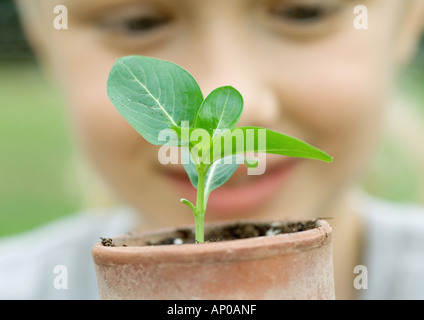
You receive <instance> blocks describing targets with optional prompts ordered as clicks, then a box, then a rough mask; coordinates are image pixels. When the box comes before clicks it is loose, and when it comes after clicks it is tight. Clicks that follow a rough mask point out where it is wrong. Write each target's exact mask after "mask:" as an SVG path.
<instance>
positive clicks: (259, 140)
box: [202, 127, 333, 162]
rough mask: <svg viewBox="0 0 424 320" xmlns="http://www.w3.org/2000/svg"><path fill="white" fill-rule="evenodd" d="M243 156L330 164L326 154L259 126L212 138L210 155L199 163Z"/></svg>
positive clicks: (241, 128)
mask: <svg viewBox="0 0 424 320" xmlns="http://www.w3.org/2000/svg"><path fill="white" fill-rule="evenodd" d="M231 142H232V143H231ZM242 153H245V154H246V153H270V154H278V155H284V156H290V157H297V158H306V159H316V160H322V161H326V162H332V161H333V158H332V157H331V156H329V155H328V154H327V153H325V152H324V151H322V150H320V149H318V148H315V147H314V146H311V145H310V144H308V143H306V142H304V141H302V140H299V139H296V138H293V137H291V136H288V135H285V134H282V133H279V132H276V131H273V130H269V129H265V128H261V127H238V128H234V129H232V130H229V131H227V132H225V133H224V134H222V135H219V136H217V137H215V138H214V139H213V141H212V145H211V154H210V155H205V158H204V159H203V160H202V161H204V162H213V161H216V160H217V159H221V158H224V157H228V156H231V155H236V154H242ZM211 155H213V158H211Z"/></svg>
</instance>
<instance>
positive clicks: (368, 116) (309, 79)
mask: <svg viewBox="0 0 424 320" xmlns="http://www.w3.org/2000/svg"><path fill="white" fill-rule="evenodd" d="M304 70H305V71H304V72H302V73H299V74H298V75H297V76H296V77H295V78H292V79H291V81H288V82H286V85H285V86H284V87H282V88H280V92H281V100H282V103H283V106H282V108H283V109H284V112H285V113H286V114H289V115H290V116H291V117H292V118H293V119H295V120H296V122H297V123H299V124H301V125H304V126H307V127H308V128H310V129H312V130H314V131H315V132H317V133H321V134H325V133H329V134H334V133H337V132H341V131H346V130H348V131H350V130H357V129H360V128H362V127H363V126H367V125H370V124H371V123H372V122H373V121H377V122H378V121H379V120H380V118H381V112H382V107H383V106H384V104H385V100H386V99H387V93H388V83H387V79H388V77H387V75H386V74H385V73H384V72H380V71H379V70H375V69H373V68H372V66H369V67H368V66H367V65H365V66H362V65H360V64H350V65H349V64H336V65H334V64H333V65H331V64H327V65H325V64H324V65H321V66H320V65H318V64H315V65H313V66H311V67H310V68H305V69H304Z"/></svg>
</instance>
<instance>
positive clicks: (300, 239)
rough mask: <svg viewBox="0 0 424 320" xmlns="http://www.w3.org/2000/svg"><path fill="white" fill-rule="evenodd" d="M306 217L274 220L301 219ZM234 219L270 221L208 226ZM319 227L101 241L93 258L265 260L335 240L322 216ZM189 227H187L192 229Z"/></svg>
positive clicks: (102, 261)
mask: <svg viewBox="0 0 424 320" xmlns="http://www.w3.org/2000/svg"><path fill="white" fill-rule="evenodd" d="M300 221H306V220H273V221H272V222H281V223H287V222H300ZM234 222H241V223H243V222H259V223H263V222H265V223H270V221H268V220H267V221H263V220H239V221H225V222H220V223H215V224H208V225H207V226H219V225H223V224H227V223H234ZM316 224H317V227H316V228H313V229H309V230H306V231H299V232H294V233H284V234H277V235H274V236H262V237H255V238H247V239H236V240H228V241H221V242H212V243H207V242H206V243H202V244H194V243H189V244H182V245H154V246H126V247H122V246H118V247H107V246H104V245H103V244H102V243H101V242H100V241H99V242H97V243H96V244H95V245H94V247H93V248H92V251H91V253H92V257H93V260H94V262H95V264H96V265H124V264H131V265H135V264H143V262H145V261H149V263H152V262H155V261H156V262H157V263H199V264H204V263H214V262H217V261H231V260H252V259H262V258H266V257H270V256H274V255H277V254H293V253H296V252H302V251H309V250H313V249H315V248H319V247H322V246H324V245H327V244H329V243H331V240H332V228H331V226H330V224H329V223H328V222H327V221H325V220H322V219H318V220H317V221H316ZM192 227H193V226H188V227H187V228H192ZM181 228H184V227H178V228H166V229H159V230H153V231H147V232H132V233H128V234H123V235H120V236H116V237H112V240H114V241H117V240H119V241H120V242H121V241H122V242H124V243H125V240H126V239H130V238H134V237H136V238H145V237H148V236H149V235H155V234H162V233H167V232H172V231H175V230H177V229H181Z"/></svg>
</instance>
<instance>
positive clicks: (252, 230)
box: [100, 219, 318, 247]
mask: <svg viewBox="0 0 424 320" xmlns="http://www.w3.org/2000/svg"><path fill="white" fill-rule="evenodd" d="M317 221H318V219H316V220H308V221H299V222H273V223H256V222H234V223H230V224H223V225H214V226H208V227H206V229H205V242H206V243H208V242H209V243H210V242H221V241H230V240H240V239H248V238H255V237H265V236H274V235H277V234H287V233H295V232H301V231H306V230H310V229H314V228H316V227H317ZM100 239H101V240H102V244H103V245H104V246H106V247H116V246H118V247H119V246H121V247H126V246H155V245H180V244H188V243H194V242H195V234H194V229H191V228H180V229H176V230H175V231H174V232H172V233H167V234H163V235H160V236H156V237H155V238H152V239H139V241H138V242H132V243H119V242H114V241H113V240H112V239H111V238H100Z"/></svg>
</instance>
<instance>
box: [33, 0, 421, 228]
mask: <svg viewBox="0 0 424 320" xmlns="http://www.w3.org/2000/svg"><path fill="white" fill-rule="evenodd" d="M405 2H406V1H400V0H372V1H371V0H370V1H366V2H364V3H366V5H367V8H368V17H369V29H368V30H356V29H355V28H354V19H355V18H356V17H357V14H354V10H353V9H354V7H355V6H356V5H359V4H361V3H359V2H356V1H347V0H325V1H323V0H293V1H290V0H260V1H251V0H230V1H228V0H210V1H209V0H202V1H198V0H101V1H100V0H99V1H85V0H72V1H66V0H61V1H54V0H42V1H38V7H39V9H41V12H40V13H38V18H41V19H40V21H41V23H40V26H39V27H40V28H39V29H37V28H33V30H29V32H30V33H34V35H33V36H32V39H33V40H34V42H35V45H36V47H37V48H38V49H39V52H40V55H41V57H42V58H43V59H44V61H45V62H46V65H47V66H48V67H49V68H50V70H51V71H52V72H53V74H54V75H55V76H56V77H57V78H56V79H57V80H58V81H59V82H60V84H61V86H63V88H64V90H65V93H66V98H67V99H68V101H69V106H70V114H71V116H72V120H73V124H74V128H75V133H76V135H77V137H78V138H79V140H80V142H81V143H82V146H83V147H84V149H85V151H86V152H87V153H88V155H89V156H90V157H91V159H92V160H93V161H94V163H95V165H96V167H98V169H99V170H100V172H101V173H102V174H103V175H104V177H105V178H106V179H107V181H108V182H109V183H110V184H111V185H112V186H113V187H114V188H115V189H116V191H117V192H118V193H119V194H120V196H122V197H123V198H124V199H126V200H127V201H129V202H130V203H131V204H132V205H134V206H135V207H136V208H138V209H140V211H142V212H144V213H146V214H149V215H150V216H152V217H154V218H156V219H157V220H158V221H160V222H161V223H164V221H167V223H169V224H175V223H191V222H192V216H191V213H190V211H189V210H188V209H187V208H186V207H185V206H183V205H181V204H179V203H178V201H177V200H178V199H179V198H181V197H186V198H187V197H188V198H190V195H191V196H192V195H193V190H189V189H190V188H189V185H188V179H185V173H184V171H183V169H182V166H171V165H170V166H162V165H160V164H159V161H158V147H155V146H152V145H149V144H148V143H147V142H146V141H144V140H143V139H142V138H141V137H140V136H139V135H138V133H136V131H135V130H134V129H132V127H130V125H129V124H128V123H127V122H126V121H125V120H124V119H123V118H122V117H121V116H120V115H119V113H118V112H117V111H116V110H115V109H114V107H113V106H112V104H111V103H110V102H109V99H108V97H107V95H106V80H107V77H108V73H109V70H110V68H111V67H112V65H113V63H114V61H115V59H116V58H118V57H121V56H125V55H130V54H131V55H132V54H138V55H148V56H154V57H158V58H162V59H167V60H171V61H173V62H175V63H177V64H179V65H181V66H183V67H184V68H186V69H187V70H188V71H189V72H191V73H192V74H193V75H194V77H195V78H196V80H198V82H199V84H200V87H201V88H202V90H203V93H204V96H206V95H207V94H208V93H209V92H210V91H211V90H213V89H215V88H216V87H219V86H223V85H232V86H234V87H235V88H237V89H238V90H239V91H240V92H241V93H242V95H243V96H244V100H245V111H244V114H243V117H242V123H243V124H249V125H259V126H264V127H268V128H271V129H274V130H278V131H281V132H285V133H287V134H290V135H293V136H295V137H298V138H301V139H303V140H305V141H307V142H309V143H311V144H313V145H315V146H317V147H319V148H321V149H323V150H325V151H326V152H328V153H329V154H331V155H332V156H334V159H335V160H334V163H332V164H326V163H321V162H319V161H313V160H295V161H289V159H288V158H283V157H271V156H268V157H267V160H268V163H267V171H266V173H265V174H264V175H262V176H247V175H246V174H245V173H246V172H245V171H242V172H241V174H240V175H238V174H236V175H235V176H234V177H233V178H232V179H231V180H230V182H228V183H227V184H226V186H224V187H222V188H221V190H219V189H218V190H217V191H216V193H215V194H214V193H212V195H211V198H210V205H209V207H208V213H207V218H206V219H209V220H214V219H218V218H222V217H228V218H235V217H240V216H259V215H261V216H265V217H276V216H300V217H314V216H328V215H332V214H333V212H332V211H330V210H332V209H333V207H334V206H335V205H336V203H338V202H339V200H341V199H343V198H344V197H345V195H346V194H347V193H348V191H349V190H351V189H352V187H353V186H354V182H355V180H356V179H357V177H358V174H360V173H361V172H362V170H363V168H364V164H365V162H366V161H367V159H368V157H369V156H370V153H371V151H372V150H373V149H374V147H375V144H376V141H377V139H378V136H379V129H380V125H381V123H382V118H383V112H384V107H385V105H386V100H387V98H388V96H389V93H390V91H391V86H392V81H393V78H394V74H395V73H396V69H397V67H398V65H399V64H400V62H401V60H403V59H404V57H405V56H406V55H407V53H408V52H409V51H408V50H407V49H408V48H406V43H408V41H407V40H404V39H405V38H406V39H409V40H410V38H411V39H412V37H413V35H412V31H411V32H409V31H408V30H410V29H411V28H406V27H405V28H404V25H405V24H406V22H405V21H408V17H407V13H406V10H405ZM58 4H64V5H66V6H67V8H68V14H69V21H68V24H69V29H68V30H55V29H54V28H53V19H54V17H55V15H54V14H53V8H54V6H55V5H58ZM30 29H31V28H30ZM404 29H405V30H406V31H404ZM408 32H409V33H408ZM408 37H410V38H408ZM404 42H405V44H404ZM405 52H406V53H405ZM182 178H184V179H182Z"/></svg>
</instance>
